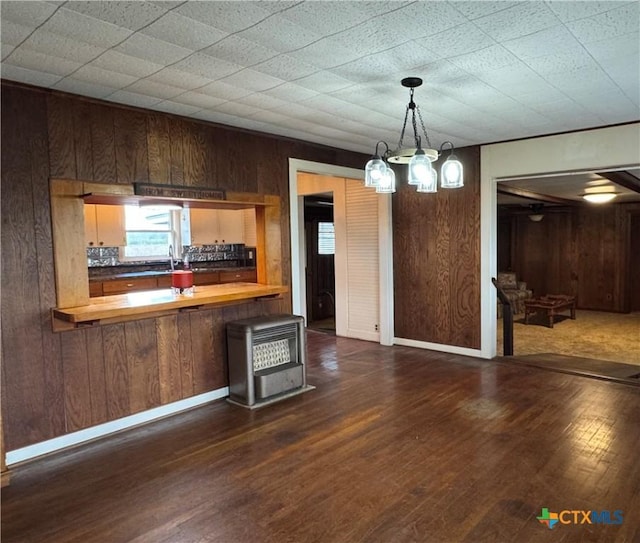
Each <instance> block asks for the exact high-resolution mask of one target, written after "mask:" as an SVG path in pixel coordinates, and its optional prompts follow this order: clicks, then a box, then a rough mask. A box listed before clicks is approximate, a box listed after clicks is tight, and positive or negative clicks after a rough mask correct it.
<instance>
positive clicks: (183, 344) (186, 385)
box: [178, 313, 194, 398]
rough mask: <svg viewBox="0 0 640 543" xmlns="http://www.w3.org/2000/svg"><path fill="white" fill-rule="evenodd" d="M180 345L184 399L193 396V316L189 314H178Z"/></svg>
mask: <svg viewBox="0 0 640 543" xmlns="http://www.w3.org/2000/svg"><path fill="white" fill-rule="evenodd" d="M178 336H179V338H180V341H179V343H178V350H179V357H180V358H179V360H180V381H181V390H182V397H183V398H188V397H190V396H193V394H194V392H193V391H194V387H193V338H192V335H191V316H190V315H189V314H188V313H179V314H178Z"/></svg>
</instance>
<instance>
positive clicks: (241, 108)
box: [212, 102, 260, 117]
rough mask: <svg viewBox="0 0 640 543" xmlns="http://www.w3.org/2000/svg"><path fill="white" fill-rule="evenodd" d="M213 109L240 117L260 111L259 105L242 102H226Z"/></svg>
mask: <svg viewBox="0 0 640 543" xmlns="http://www.w3.org/2000/svg"><path fill="white" fill-rule="evenodd" d="M212 109H214V110H215V111H218V112H220V113H226V114H227V115H236V116H238V117H244V116H248V115H252V114H253V113H256V112H258V111H260V108H259V107H253V106H249V105H247V104H240V103H238V102H225V103H223V104H220V105H218V106H216V107H215V108H212Z"/></svg>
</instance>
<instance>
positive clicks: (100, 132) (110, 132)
mask: <svg viewBox="0 0 640 543" xmlns="http://www.w3.org/2000/svg"><path fill="white" fill-rule="evenodd" d="M113 115H114V109H113V108H111V107H108V106H103V105H100V104H91V110H90V123H91V153H92V162H93V177H92V178H91V179H93V180H94V181H102V182H105V183H116V182H117V177H118V175H117V171H116V143H115V133H114V122H113Z"/></svg>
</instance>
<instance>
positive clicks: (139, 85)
mask: <svg viewBox="0 0 640 543" xmlns="http://www.w3.org/2000/svg"><path fill="white" fill-rule="evenodd" d="M126 90H128V91H129V92H135V93H137V94H146V95H147V96H152V97H154V98H160V99H162V100H166V99H168V98H173V97H174V96H177V95H178V94H182V93H183V92H184V89H180V88H178V87H171V86H169V85H165V84H162V83H156V82H155V81H151V80H149V79H139V80H138V81H136V82H135V83H132V84H131V85H129V86H128V87H127V89H126Z"/></svg>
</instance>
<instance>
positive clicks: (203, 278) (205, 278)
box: [193, 271, 220, 285]
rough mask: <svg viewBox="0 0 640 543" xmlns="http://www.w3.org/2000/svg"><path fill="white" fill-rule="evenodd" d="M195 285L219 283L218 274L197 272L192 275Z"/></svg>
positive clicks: (215, 272)
mask: <svg viewBox="0 0 640 543" xmlns="http://www.w3.org/2000/svg"><path fill="white" fill-rule="evenodd" d="M193 282H194V284H195V285H216V284H218V283H219V282H220V272H217V271H211V272H198V273H194V274H193Z"/></svg>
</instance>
